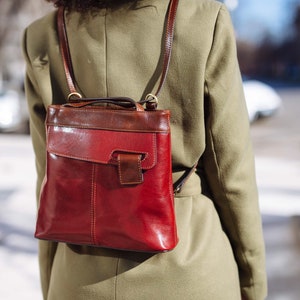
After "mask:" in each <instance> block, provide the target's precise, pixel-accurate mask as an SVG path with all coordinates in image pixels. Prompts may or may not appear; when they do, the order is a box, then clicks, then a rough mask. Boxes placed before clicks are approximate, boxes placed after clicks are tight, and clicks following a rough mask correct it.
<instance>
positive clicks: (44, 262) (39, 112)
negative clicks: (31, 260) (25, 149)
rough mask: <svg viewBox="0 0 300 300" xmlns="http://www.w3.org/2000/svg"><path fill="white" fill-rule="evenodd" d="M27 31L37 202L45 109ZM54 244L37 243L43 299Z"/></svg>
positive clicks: (28, 93)
mask: <svg viewBox="0 0 300 300" xmlns="http://www.w3.org/2000/svg"><path fill="white" fill-rule="evenodd" d="M27 44H29V43H28V39H27V31H25V34H24V38H23V55H24V58H25V61H26V77H25V90H26V98H27V103H28V108H29V114H30V134H31V138H32V144H33V148H34V153H35V161H36V170H37V185H36V195H37V202H38V199H39V193H40V187H41V184H42V180H43V178H44V174H45V164H46V161H45V158H46V156H45V153H46V132H45V125H44V122H45V117H46V108H45V105H44V103H43V99H42V97H41V96H40V94H41V93H40V91H39V86H38V83H37V81H36V79H35V74H34V69H33V66H32V63H31V60H30V58H29V54H28V47H27ZM56 246H57V244H56V243H52V242H46V241H39V265H40V274H41V283H42V290H43V295H44V298H45V299H46V298H47V296H46V295H47V293H48V287H49V282H50V276H51V267H52V262H53V259H54V255H55V251H56Z"/></svg>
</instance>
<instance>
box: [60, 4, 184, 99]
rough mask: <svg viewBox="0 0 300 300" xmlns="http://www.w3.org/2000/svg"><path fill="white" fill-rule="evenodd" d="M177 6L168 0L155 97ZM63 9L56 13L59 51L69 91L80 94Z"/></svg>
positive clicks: (166, 66)
mask: <svg viewBox="0 0 300 300" xmlns="http://www.w3.org/2000/svg"><path fill="white" fill-rule="evenodd" d="M177 6H178V0H170V3H169V8H168V17H167V25H166V34H165V44H164V59H163V69H162V75H161V78H160V82H159V85H158V88H157V91H156V93H155V94H154V96H155V97H157V96H158V95H159V93H160V91H161V89H162V87H163V85H164V83H165V79H166V76H167V73H168V69H169V64H170V58H171V52H172V44H173V36H174V24H175V17H176V11H177ZM64 10H65V9H64V7H60V8H59V9H58V15H57V28H58V37H59V45H60V51H61V55H62V59H63V65H64V70H65V75H66V79H67V84H68V87H69V90H70V93H71V94H73V95H78V96H80V94H79V93H78V92H77V90H76V85H75V76H74V71H73V66H72V60H71V55H70V48H69V43H68V36H67V31H66V24H65V13H64Z"/></svg>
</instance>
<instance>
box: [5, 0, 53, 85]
mask: <svg viewBox="0 0 300 300" xmlns="http://www.w3.org/2000/svg"><path fill="white" fill-rule="evenodd" d="M50 10H51V5H49V4H48V3H46V1H42V0H41V1H37V0H26V1H24V0H10V1H7V0H0V88H1V84H2V82H3V81H5V82H8V83H9V84H10V85H18V84H19V85H20V82H21V80H22V79H23V73H24V72H20V70H22V69H23V66H24V63H23V58H22V53H21V40H22V34H23V31H24V29H25V27H26V26H27V25H28V24H29V23H31V22H32V21H33V20H34V19H37V18H38V17H40V16H42V15H44V14H45V13H46V12H48V11H50ZM16 70H18V72H16Z"/></svg>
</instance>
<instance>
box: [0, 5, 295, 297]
mask: <svg viewBox="0 0 300 300" xmlns="http://www.w3.org/2000/svg"><path fill="white" fill-rule="evenodd" d="M221 2H224V3H225V4H226V5H227V7H228V9H229V11H230V13H231V16H232V22H233V25H234V28H235V32H236V39H237V49H238V59H239V63H240V68H241V72H242V75H243V84H244V90H245V96H246V102H247V107H248V112H249V122H250V123H251V134H252V138H253V145H254V151H255V160H256V169H257V182H258V187H259V194H260V208H261V214H262V220H263V230H264V237H265V242H266V254H267V273H268V281H269V296H268V300H299V299H300V284H299V283H300V217H299V216H300V134H299V129H300V118H299V113H300V99H299V98H300V54H299V53H300V0H263V1H261V0H251V1H249V0H224V1H221ZM52 9H53V8H52V6H51V5H49V4H47V3H46V2H45V1H37V0H26V1H23V0H10V1H4V0H0V270H1V272H0V298H1V299H5V300H15V299H20V298H21V299H25V300H26V299H30V300H39V299H41V295H40V287H39V276H38V265H37V242H36V240H35V239H34V238H33V232H34V226H35V211H36V204H35V178H36V177H35V166H34V156H33V151H32V147H31V142H30V135H29V129H28V111H27V106H26V101H25V95H24V85H23V80H24V72H25V66H24V61H23V58H22V53H21V39H22V34H23V30H24V28H25V27H26V26H27V25H28V24H29V23H31V22H32V21H33V20H35V19H37V18H39V17H41V16H43V15H44V14H46V13H47V12H49V11H51V10H52ZM208 300H209V299H208Z"/></svg>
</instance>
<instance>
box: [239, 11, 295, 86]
mask: <svg viewBox="0 0 300 300" xmlns="http://www.w3.org/2000/svg"><path fill="white" fill-rule="evenodd" d="M291 24H292V27H293V28H292V32H293V34H289V35H287V37H286V38H285V39H283V40H282V41H281V42H280V43H279V44H278V43H276V42H275V41H274V40H272V37H271V36H270V35H268V34H266V35H265V38H264V39H263V40H262V42H261V43H260V44H259V45H253V44H249V43H245V42H241V41H238V57H239V61H240V65H241V71H242V73H243V74H244V75H246V76H251V77H260V78H266V79H276V80H284V81H289V82H294V83H297V84H300V55H299V53H300V6H298V7H297V8H296V11H295V14H294V20H293V22H292V23H291Z"/></svg>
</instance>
